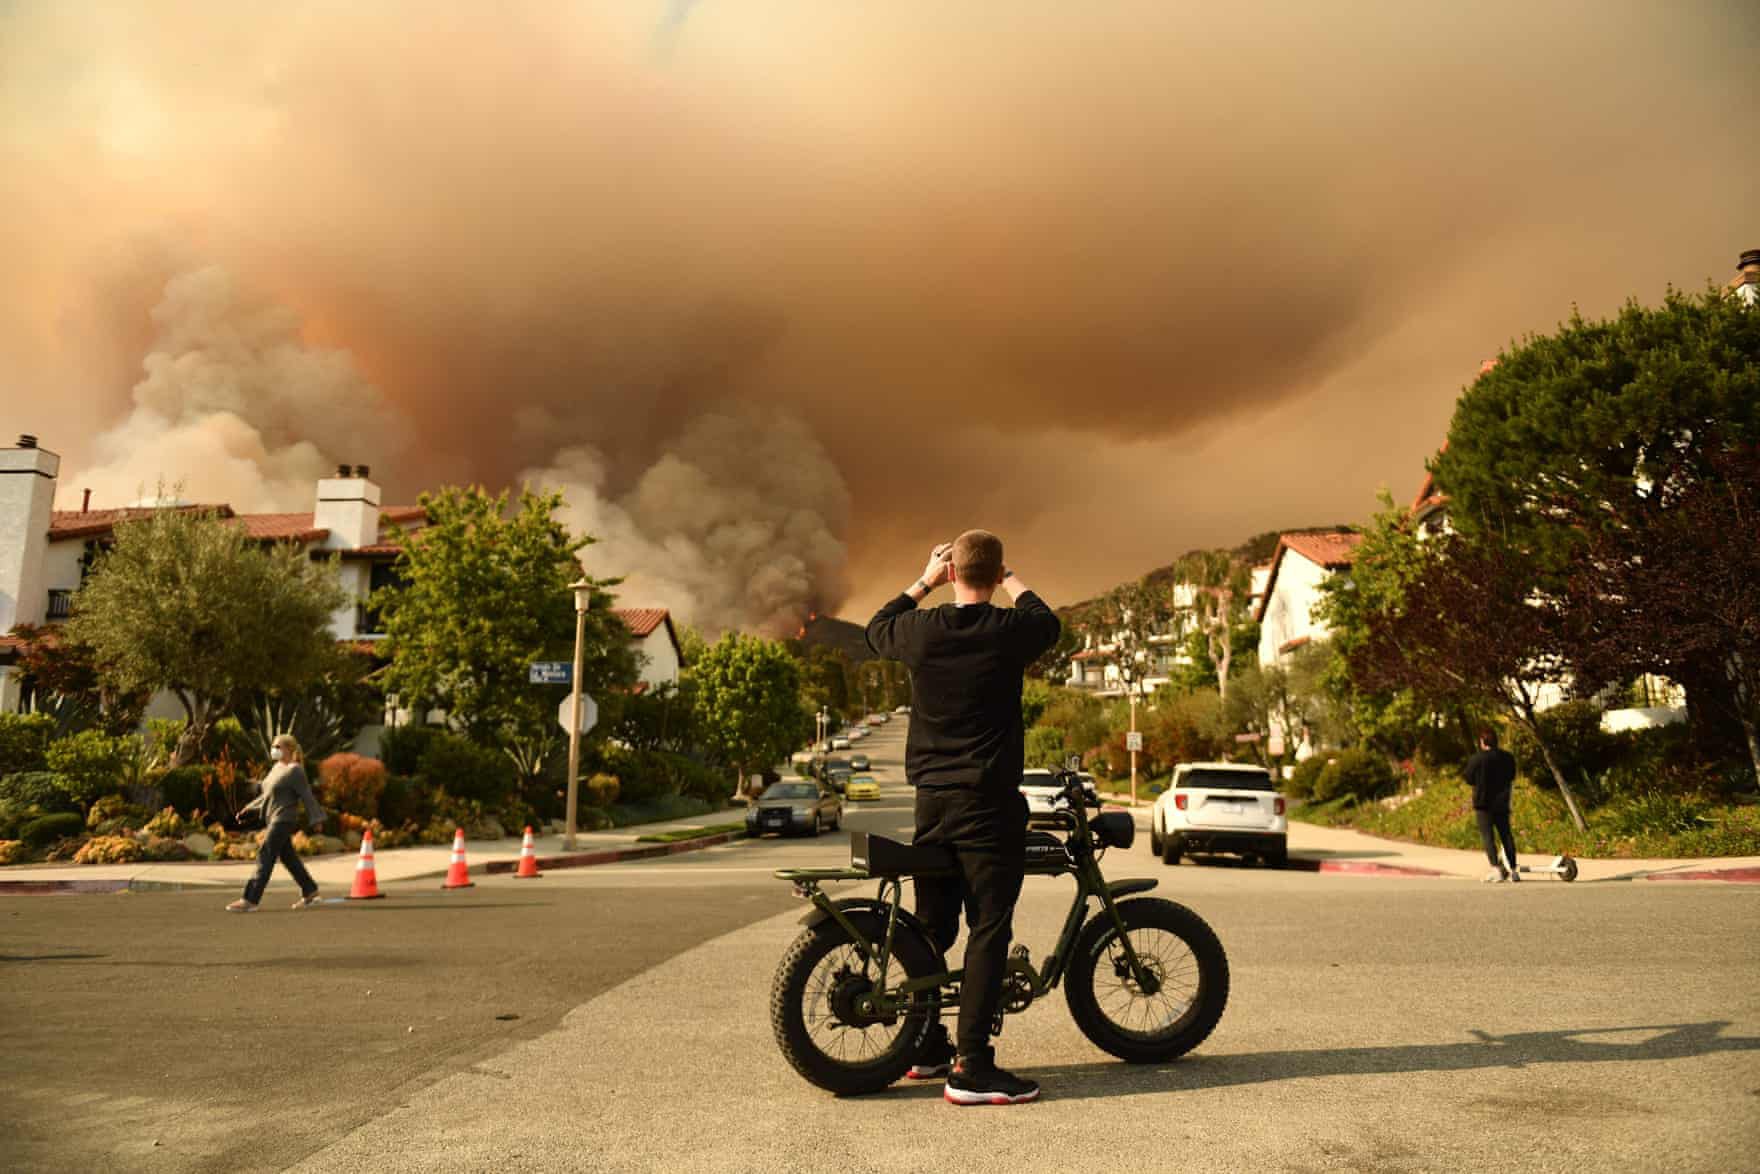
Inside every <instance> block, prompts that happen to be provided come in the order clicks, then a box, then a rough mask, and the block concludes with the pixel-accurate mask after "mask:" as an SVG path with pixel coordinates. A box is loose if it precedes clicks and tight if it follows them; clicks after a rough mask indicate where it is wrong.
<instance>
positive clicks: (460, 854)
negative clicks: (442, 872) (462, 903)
mask: <svg viewBox="0 0 1760 1174" xmlns="http://www.w3.org/2000/svg"><path fill="white" fill-rule="evenodd" d="M476 883H477V882H476V881H473V880H472V879H471V870H470V868H469V867H468V866H467V865H466V864H465V862H464V829H463V828H455V829H454V834H453V837H452V867H451V868H448V869H447V870H446V880H445V881H444V882H443V883H442V884H441V886H440V887H441V888H443V889H468V888H471V887H472V886H474V885H475V884H476Z"/></svg>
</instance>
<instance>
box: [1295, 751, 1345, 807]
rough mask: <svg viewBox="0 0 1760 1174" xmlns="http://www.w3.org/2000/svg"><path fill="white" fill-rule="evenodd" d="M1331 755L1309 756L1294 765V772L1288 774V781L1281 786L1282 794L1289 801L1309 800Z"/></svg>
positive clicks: (1332, 756)
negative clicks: (1287, 797)
mask: <svg viewBox="0 0 1760 1174" xmlns="http://www.w3.org/2000/svg"><path fill="white" fill-rule="evenodd" d="M1334 757H1335V756H1334V755H1331V754H1324V753H1322V754H1310V755H1309V756H1308V757H1306V758H1304V759H1302V760H1301V761H1300V762H1298V763H1296V768H1295V770H1293V771H1291V772H1290V777H1289V779H1288V780H1287V781H1286V782H1285V783H1284V785H1283V793H1284V794H1286V795H1288V796H1289V797H1290V798H1291V799H1311V798H1313V796H1314V786H1315V784H1316V783H1318V782H1319V781H1320V772H1321V771H1323V770H1325V769H1326V766H1327V764H1328V763H1330V762H1331V761H1332V759H1333V758H1334Z"/></svg>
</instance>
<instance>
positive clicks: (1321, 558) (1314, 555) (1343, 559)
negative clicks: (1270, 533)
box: [1266, 533, 1363, 591]
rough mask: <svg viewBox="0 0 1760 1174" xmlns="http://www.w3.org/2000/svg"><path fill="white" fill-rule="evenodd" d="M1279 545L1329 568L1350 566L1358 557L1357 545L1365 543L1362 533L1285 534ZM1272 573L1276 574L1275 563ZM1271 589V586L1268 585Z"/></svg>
mask: <svg viewBox="0 0 1760 1174" xmlns="http://www.w3.org/2000/svg"><path fill="white" fill-rule="evenodd" d="M1277 541H1278V545H1280V546H1287V547H1288V548H1289V549H1291V550H1293V551H1295V552H1296V553H1297V554H1299V555H1301V556H1302V557H1303V558H1305V559H1307V560H1308V561H1309V562H1312V563H1317V564H1318V565H1320V566H1323V567H1326V568H1327V569H1328V570H1336V569H1337V568H1339V567H1348V566H1350V565H1351V563H1352V562H1353V561H1355V559H1356V557H1357V547H1359V546H1361V545H1362V544H1363V536H1362V535H1361V534H1354V533H1345V534H1338V533H1333V534H1285V535H1283V536H1282V537H1281V538H1279V539H1278V540H1277ZM1272 574H1273V576H1275V574H1276V566H1275V564H1273V567H1272ZM1266 590H1267V591H1269V590H1270V587H1269V586H1267V587H1266Z"/></svg>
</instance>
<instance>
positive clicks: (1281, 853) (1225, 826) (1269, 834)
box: [1149, 762, 1289, 868]
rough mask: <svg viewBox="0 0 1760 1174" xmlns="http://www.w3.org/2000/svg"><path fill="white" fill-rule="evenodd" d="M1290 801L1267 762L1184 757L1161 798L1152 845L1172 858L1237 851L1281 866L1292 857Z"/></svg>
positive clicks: (1175, 861)
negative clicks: (1264, 764)
mask: <svg viewBox="0 0 1760 1174" xmlns="http://www.w3.org/2000/svg"><path fill="white" fill-rule="evenodd" d="M1285 806H1286V804H1285V800H1284V798H1283V796H1282V795H1279V794H1278V793H1277V784H1276V783H1274V782H1272V781H1271V775H1270V774H1269V773H1268V772H1267V771H1266V770H1265V768H1264V767H1262V766H1248V765H1245V764H1244V763H1237V762H1186V763H1181V764H1180V765H1179V766H1177V767H1175V768H1174V771H1173V781H1172V782H1171V783H1169V784H1168V787H1167V790H1165V791H1163V792H1161V794H1160V795H1158V796H1156V798H1155V810H1154V811H1153V812H1152V813H1151V816H1150V821H1149V847H1150V850H1151V851H1154V852H1159V853H1160V854H1161V859H1163V860H1165V861H1166V862H1167V863H1169V864H1178V863H1179V858H1180V856H1181V855H1183V854H1184V853H1186V852H1233V853H1235V854H1237V855H1240V856H1255V857H1258V859H1259V860H1261V861H1263V862H1264V863H1266V864H1269V865H1271V866H1272V867H1274V868H1281V867H1283V864H1284V862H1285V861H1286V860H1288V859H1289V817H1288V816H1286V815H1285V814H1284V807H1285Z"/></svg>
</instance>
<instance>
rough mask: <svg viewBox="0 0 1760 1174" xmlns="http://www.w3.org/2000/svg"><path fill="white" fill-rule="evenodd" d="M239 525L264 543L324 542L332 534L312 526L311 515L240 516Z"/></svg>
mask: <svg viewBox="0 0 1760 1174" xmlns="http://www.w3.org/2000/svg"><path fill="white" fill-rule="evenodd" d="M238 523H239V525H241V526H243V527H244V532H245V533H246V534H248V535H250V536H251V537H252V538H255V539H258V540H260V541H263V542H322V541H324V539H325V538H327V537H329V534H330V531H328V530H325V529H323V528H321V527H318V526H314V525H312V515H310V514H240V515H239V516H238Z"/></svg>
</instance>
